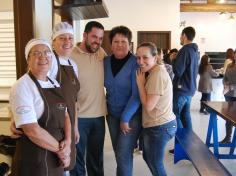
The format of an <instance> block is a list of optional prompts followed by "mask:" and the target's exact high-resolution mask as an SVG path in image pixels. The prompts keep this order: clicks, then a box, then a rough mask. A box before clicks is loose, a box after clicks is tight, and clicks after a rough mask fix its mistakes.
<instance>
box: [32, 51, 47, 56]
mask: <svg viewBox="0 0 236 176" xmlns="http://www.w3.org/2000/svg"><path fill="white" fill-rule="evenodd" d="M30 55H31V56H34V57H43V56H44V57H51V56H52V52H51V51H42V52H41V51H33V52H30Z"/></svg>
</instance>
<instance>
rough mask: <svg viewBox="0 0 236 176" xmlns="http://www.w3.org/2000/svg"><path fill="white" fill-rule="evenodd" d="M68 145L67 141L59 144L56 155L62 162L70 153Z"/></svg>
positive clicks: (69, 143)
mask: <svg viewBox="0 0 236 176" xmlns="http://www.w3.org/2000/svg"><path fill="white" fill-rule="evenodd" d="M70 145H71V142H70V141H67V140H63V141H61V142H60V143H59V150H58V151H57V152H56V153H57V156H58V157H59V158H60V159H61V161H62V162H63V161H64V160H66V159H67V158H68V157H70V152H71V148H70Z"/></svg>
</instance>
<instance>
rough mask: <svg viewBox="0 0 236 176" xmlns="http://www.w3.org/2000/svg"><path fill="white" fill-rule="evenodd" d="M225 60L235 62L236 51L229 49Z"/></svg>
mask: <svg viewBox="0 0 236 176" xmlns="http://www.w3.org/2000/svg"><path fill="white" fill-rule="evenodd" d="M225 58H226V59H228V58H230V59H231V60H233V58H234V50H233V49H232V48H228V49H227V51H226V54H225Z"/></svg>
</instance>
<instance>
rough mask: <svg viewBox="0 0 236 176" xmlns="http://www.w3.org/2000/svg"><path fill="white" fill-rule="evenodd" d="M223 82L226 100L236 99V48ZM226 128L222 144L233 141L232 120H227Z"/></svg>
mask: <svg viewBox="0 0 236 176" xmlns="http://www.w3.org/2000/svg"><path fill="white" fill-rule="evenodd" d="M223 84H224V96H225V100H226V101H228V102H230V101H236V50H235V51H234V59H233V61H232V63H231V64H229V65H228V67H227V69H226V72H225V74H224V78H223ZM225 128H226V135H225V137H224V139H223V140H222V141H221V142H220V143H221V144H227V143H230V142H231V135H232V129H233V124H232V123H231V122H230V121H226V124H225Z"/></svg>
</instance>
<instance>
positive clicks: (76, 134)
mask: <svg viewBox="0 0 236 176" xmlns="http://www.w3.org/2000/svg"><path fill="white" fill-rule="evenodd" d="M74 131H75V144H78V143H79V138H80V135H79V131H78V128H76V129H74Z"/></svg>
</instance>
